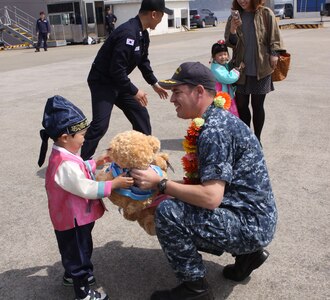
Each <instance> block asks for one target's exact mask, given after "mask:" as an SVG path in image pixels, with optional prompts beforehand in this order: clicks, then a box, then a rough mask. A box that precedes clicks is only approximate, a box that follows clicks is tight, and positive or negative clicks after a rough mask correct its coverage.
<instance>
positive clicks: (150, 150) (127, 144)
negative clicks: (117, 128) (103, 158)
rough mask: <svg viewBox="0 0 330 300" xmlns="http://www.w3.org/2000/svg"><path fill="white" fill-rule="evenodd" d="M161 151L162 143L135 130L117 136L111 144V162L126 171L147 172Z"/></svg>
mask: <svg viewBox="0 0 330 300" xmlns="http://www.w3.org/2000/svg"><path fill="white" fill-rule="evenodd" d="M159 150H160V141H159V140H158V139H157V138H155V137H153V136H147V135H145V134H143V133H141V132H138V131H135V130H129V131H125V132H122V133H119V134H117V135H116V136H115V137H114V138H113V139H112V140H111V142H110V145H109V148H108V156H109V158H110V161H113V162H115V163H116V164H117V165H118V166H119V167H121V168H126V169H141V170H145V169H147V168H148V167H149V165H150V164H151V163H152V162H153V161H154V159H155V155H156V153H158V151H159Z"/></svg>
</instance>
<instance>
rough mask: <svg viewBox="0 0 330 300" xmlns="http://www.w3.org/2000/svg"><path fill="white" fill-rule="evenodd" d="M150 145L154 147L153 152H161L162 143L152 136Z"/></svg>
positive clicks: (149, 138)
mask: <svg viewBox="0 0 330 300" xmlns="http://www.w3.org/2000/svg"><path fill="white" fill-rule="evenodd" d="M148 140H149V145H150V146H151V147H152V149H153V152H154V153H157V152H158V151H159V150H160V141H159V139H157V138H156V137H154V136H152V135H148Z"/></svg>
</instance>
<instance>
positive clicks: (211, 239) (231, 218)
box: [155, 199, 273, 281]
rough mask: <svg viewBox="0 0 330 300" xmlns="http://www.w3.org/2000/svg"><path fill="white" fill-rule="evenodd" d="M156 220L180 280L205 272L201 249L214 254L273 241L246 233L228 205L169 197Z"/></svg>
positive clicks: (241, 251)
mask: <svg viewBox="0 0 330 300" xmlns="http://www.w3.org/2000/svg"><path fill="white" fill-rule="evenodd" d="M155 220H156V233H157V237H158V240H159V242H160V244H161V247H162V249H163V251H164V253H165V255H166V256H167V259H168V261H169V263H170V265H171V267H172V269H173V270H174V272H175V275H176V277H177V278H178V279H179V280H180V281H191V280H196V279H198V278H201V277H204V276H205V273H206V269H205V266H204V264H203V261H202V255H201V254H200V253H199V252H198V251H203V252H207V253H211V254H215V255H221V254H223V252H229V253H232V254H234V255H235V254H244V253H251V252H254V251H257V250H258V249H260V248H262V247H264V246H266V244H268V243H269V242H270V241H269V240H267V241H262V240H258V237H256V235H254V234H253V232H251V231H250V232H249V233H248V234H245V232H246V228H245V229H244V230H242V229H243V227H244V225H243V224H242V222H241V218H240V217H239V216H237V215H236V214H234V213H233V212H231V211H230V210H228V209H226V208H217V209H215V210H208V209H204V208H200V207H197V206H193V205H190V204H187V203H185V202H182V201H180V200H176V199H166V200H164V201H162V202H161V203H160V204H159V206H158V207H157V210H156V215H155ZM252 227H253V226H252ZM256 227H258V226H257V225H256V226H255V228H256ZM256 230H258V231H262V229H260V228H258V229H256ZM272 234H273V233H271V235H272Z"/></svg>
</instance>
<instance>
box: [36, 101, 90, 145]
mask: <svg viewBox="0 0 330 300" xmlns="http://www.w3.org/2000/svg"><path fill="white" fill-rule="evenodd" d="M42 126H43V127H44V128H45V130H46V133H47V134H48V135H49V136H50V137H51V138H53V139H54V138H57V137H59V136H61V135H62V134H63V133H67V134H74V133H76V132H78V131H81V130H83V129H85V128H87V127H88V122H87V118H86V117H85V115H84V114H83V112H82V111H81V110H80V109H79V108H78V107H77V106H75V105H74V104H73V103H71V102H70V101H69V100H67V99H65V98H63V97H62V96H58V95H56V96H54V97H51V98H49V99H48V100H47V103H46V106H45V111H44V117H43V120H42Z"/></svg>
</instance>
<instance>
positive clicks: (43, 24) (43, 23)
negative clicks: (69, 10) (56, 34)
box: [36, 19, 50, 33]
mask: <svg viewBox="0 0 330 300" xmlns="http://www.w3.org/2000/svg"><path fill="white" fill-rule="evenodd" d="M36 31H37V32H39V33H50V25H49V22H48V21H47V20H46V19H44V20H41V19H38V20H37V26H36Z"/></svg>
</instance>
